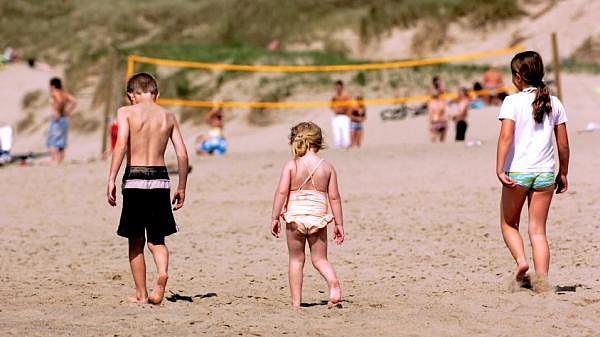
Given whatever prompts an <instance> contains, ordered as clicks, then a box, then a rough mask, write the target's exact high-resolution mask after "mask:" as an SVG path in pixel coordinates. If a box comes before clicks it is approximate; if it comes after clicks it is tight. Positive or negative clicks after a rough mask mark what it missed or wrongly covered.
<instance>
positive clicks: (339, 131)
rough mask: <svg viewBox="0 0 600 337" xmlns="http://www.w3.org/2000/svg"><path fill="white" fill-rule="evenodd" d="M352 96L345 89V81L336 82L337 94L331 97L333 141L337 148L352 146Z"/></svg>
mask: <svg viewBox="0 0 600 337" xmlns="http://www.w3.org/2000/svg"><path fill="white" fill-rule="evenodd" d="M351 99H352V96H350V94H349V93H348V92H347V91H346V90H345V89H344V82H342V81H341V80H337V81H336V82H335V95H334V96H333V97H332V98H331V110H332V111H333V119H332V121H331V122H332V127H333V142H334V145H335V147H337V148H344V149H346V148H348V147H349V146H350V110H351V107H350V105H349V104H350V100H351ZM336 102H347V103H348V104H346V105H343V104H342V105H337V104H336Z"/></svg>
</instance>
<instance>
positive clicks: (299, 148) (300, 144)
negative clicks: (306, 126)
mask: <svg viewBox="0 0 600 337" xmlns="http://www.w3.org/2000/svg"><path fill="white" fill-rule="evenodd" d="M308 147H309V144H308V140H307V139H306V137H305V136H304V135H303V134H301V133H300V134H297V135H296V137H294V140H293V141H292V154H293V155H294V158H300V157H302V156H304V155H305V154H306V151H308Z"/></svg>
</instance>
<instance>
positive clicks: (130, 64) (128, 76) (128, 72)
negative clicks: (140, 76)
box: [125, 55, 135, 80]
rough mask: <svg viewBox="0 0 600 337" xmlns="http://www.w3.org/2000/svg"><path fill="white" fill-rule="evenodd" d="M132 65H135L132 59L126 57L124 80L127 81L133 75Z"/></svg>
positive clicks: (130, 56) (129, 56)
mask: <svg viewBox="0 0 600 337" xmlns="http://www.w3.org/2000/svg"><path fill="white" fill-rule="evenodd" d="M134 65H135V59H134V58H133V56H132V55H128V56H127V75H126V76H127V78H125V80H128V79H129V78H130V77H131V76H132V75H133V70H134Z"/></svg>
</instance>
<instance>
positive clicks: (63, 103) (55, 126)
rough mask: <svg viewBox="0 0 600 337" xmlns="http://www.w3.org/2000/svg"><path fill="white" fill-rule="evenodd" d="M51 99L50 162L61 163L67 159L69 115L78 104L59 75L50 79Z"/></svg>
mask: <svg viewBox="0 0 600 337" xmlns="http://www.w3.org/2000/svg"><path fill="white" fill-rule="evenodd" d="M50 99H51V102H52V116H51V117H50V127H49V128H48V139H47V141H46V145H47V146H48V153H50V163H51V164H54V165H58V164H61V163H62V162H63V161H64V159H65V149H66V148H67V136H68V132H69V117H70V116H71V114H72V113H73V110H75V107H76V106H77V100H76V99H75V98H74V97H73V96H72V95H71V94H70V93H69V92H68V91H66V90H65V89H63V86H62V81H61V80H60V78H58V77H54V78H52V79H51V80H50Z"/></svg>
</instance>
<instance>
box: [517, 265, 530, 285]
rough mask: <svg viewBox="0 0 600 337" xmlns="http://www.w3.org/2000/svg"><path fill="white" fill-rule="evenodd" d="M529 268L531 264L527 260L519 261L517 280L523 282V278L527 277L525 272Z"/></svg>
mask: <svg viewBox="0 0 600 337" xmlns="http://www.w3.org/2000/svg"><path fill="white" fill-rule="evenodd" d="M528 270H529V265H528V264H527V262H525V261H522V262H517V269H516V270H515V280H516V281H517V282H523V278H524V277H525V274H526V273H527V271H528Z"/></svg>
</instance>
